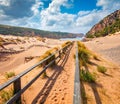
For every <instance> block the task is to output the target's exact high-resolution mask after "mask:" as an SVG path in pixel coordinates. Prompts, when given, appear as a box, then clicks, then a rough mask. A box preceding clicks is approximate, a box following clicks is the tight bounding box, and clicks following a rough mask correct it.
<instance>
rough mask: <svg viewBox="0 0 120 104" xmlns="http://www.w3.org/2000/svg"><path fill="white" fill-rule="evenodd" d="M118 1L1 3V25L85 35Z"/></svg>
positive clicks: (0, 0) (119, 4)
mask: <svg viewBox="0 0 120 104" xmlns="http://www.w3.org/2000/svg"><path fill="white" fill-rule="evenodd" d="M119 9H120V0H0V24H6V25H13V26H22V27H29V28H36V29H41V30H48V31H63V32H72V33H86V32H87V31H89V30H90V29H91V27H92V26H93V25H95V24H96V23H97V22H99V21H100V20H101V19H103V18H104V17H105V16H107V15H108V14H110V13H112V12H114V11H115V10H119Z"/></svg>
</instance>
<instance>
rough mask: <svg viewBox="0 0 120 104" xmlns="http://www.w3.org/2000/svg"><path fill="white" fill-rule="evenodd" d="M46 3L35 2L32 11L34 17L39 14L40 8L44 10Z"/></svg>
mask: <svg viewBox="0 0 120 104" xmlns="http://www.w3.org/2000/svg"><path fill="white" fill-rule="evenodd" d="M43 5H44V3H43V2H40V1H38V0H36V1H35V4H34V5H33V6H32V7H31V10H32V11H33V12H34V15H37V14H38V13H39V10H38V9H39V8H43Z"/></svg>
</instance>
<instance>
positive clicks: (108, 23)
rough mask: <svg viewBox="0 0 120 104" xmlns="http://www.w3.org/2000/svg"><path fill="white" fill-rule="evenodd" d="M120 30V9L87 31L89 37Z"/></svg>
mask: <svg viewBox="0 0 120 104" xmlns="http://www.w3.org/2000/svg"><path fill="white" fill-rule="evenodd" d="M118 31H120V10H117V11H115V12H114V13H111V14H110V15H108V16H107V17H105V18H104V19H103V20H101V21H100V22H99V23H97V24H95V25H94V26H93V27H92V28H91V30H90V31H88V32H87V33H86V37H87V38H94V37H101V36H106V35H108V34H113V33H115V32H118Z"/></svg>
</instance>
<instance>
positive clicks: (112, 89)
mask: <svg viewBox="0 0 120 104" xmlns="http://www.w3.org/2000/svg"><path fill="white" fill-rule="evenodd" d="M119 41H120V34H116V35H111V36H106V37H102V38H96V39H93V40H92V41H88V42H84V44H85V45H86V46H87V47H88V49H90V50H92V51H93V53H95V54H96V55H97V57H98V58H99V60H93V59H92V60H91V62H92V63H91V64H90V65H88V69H87V70H89V71H90V72H91V73H93V74H94V75H95V76H96V83H83V89H84V90H85V93H86V100H84V102H85V104H120V80H119V79H120V42H119ZM98 65H100V66H104V67H106V68H107V72H106V73H105V74H102V73H100V72H98V71H97V66H98Z"/></svg>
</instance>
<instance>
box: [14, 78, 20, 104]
mask: <svg viewBox="0 0 120 104" xmlns="http://www.w3.org/2000/svg"><path fill="white" fill-rule="evenodd" d="M13 88H14V94H16V93H17V92H18V91H20V90H21V79H20V78H19V79H17V80H16V81H15V82H14V85H13ZM15 103H16V104H22V102H21V96H20V97H19V98H18V99H17V100H16V101H15Z"/></svg>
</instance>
